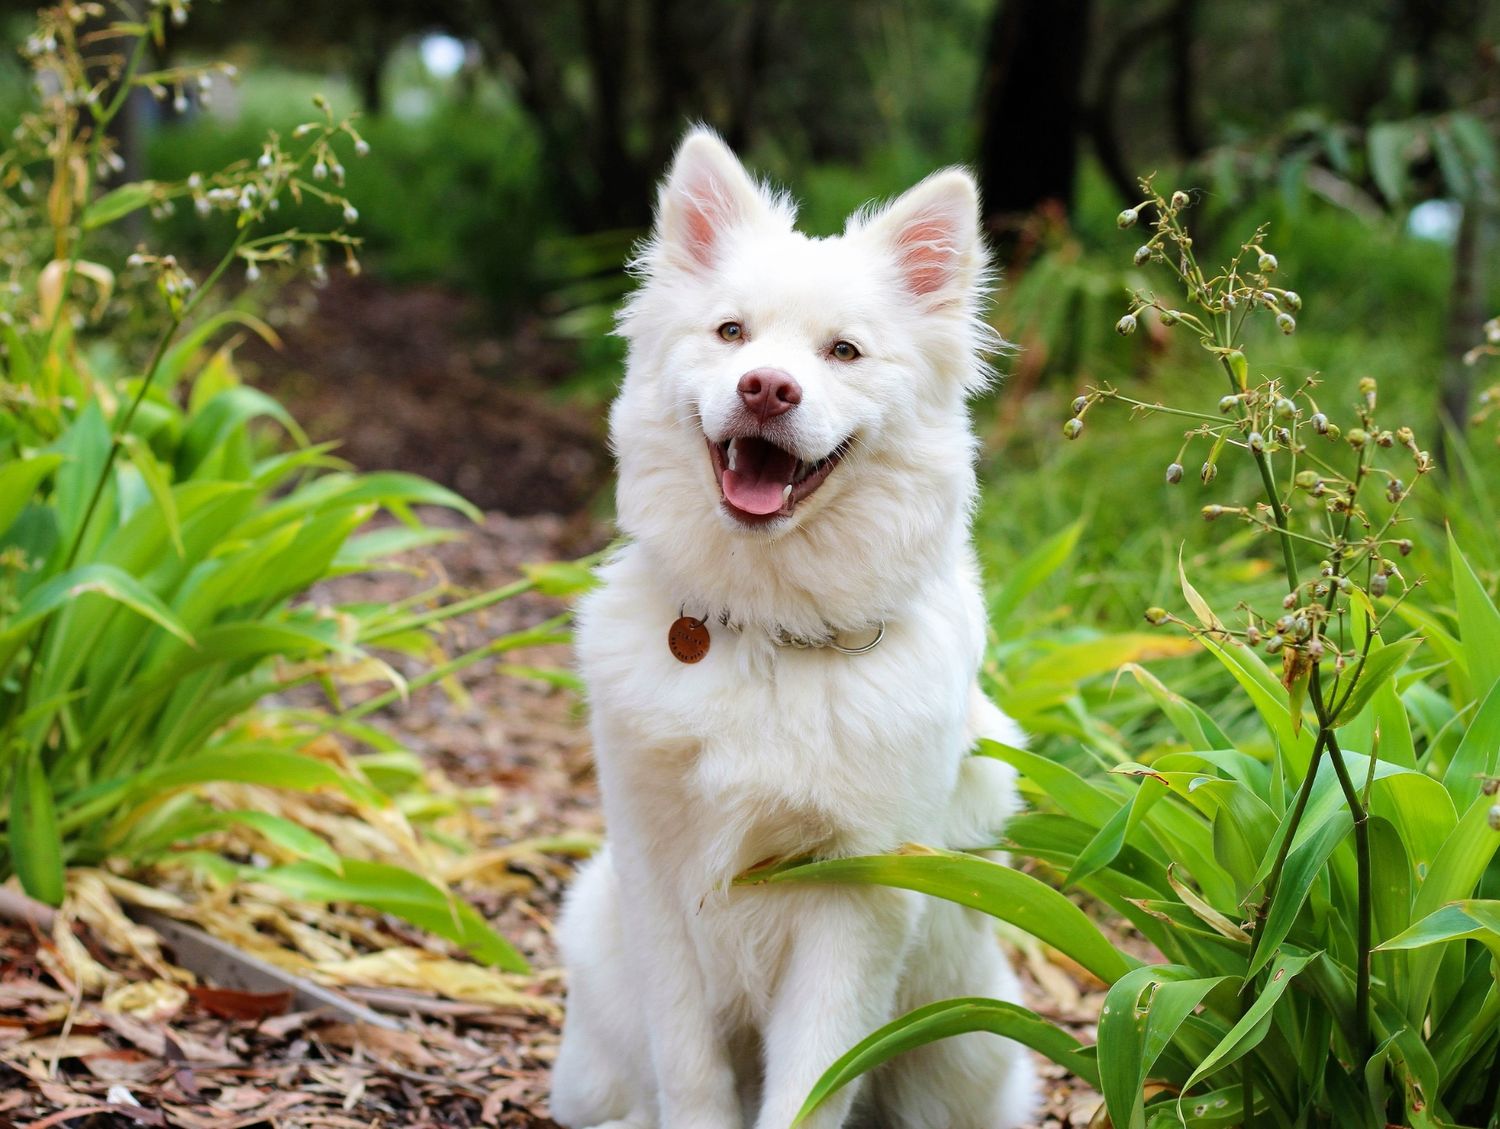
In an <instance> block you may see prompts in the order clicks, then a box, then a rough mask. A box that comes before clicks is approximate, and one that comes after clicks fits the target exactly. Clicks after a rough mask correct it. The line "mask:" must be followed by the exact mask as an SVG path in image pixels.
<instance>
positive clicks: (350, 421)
mask: <svg viewBox="0 0 1500 1129" xmlns="http://www.w3.org/2000/svg"><path fill="white" fill-rule="evenodd" d="M282 329H283V332H284V333H285V334H286V341H287V343H286V345H285V347H284V348H283V349H282V350H281V351H279V352H273V351H271V350H267V349H264V348H259V347H256V348H252V349H247V350H246V351H245V353H244V359H245V360H246V361H247V362H248V364H247V367H248V368H249V369H250V371H251V372H252V373H253V374H254V379H255V380H256V381H257V382H258V383H261V384H262V385H264V386H266V387H268V388H269V389H271V390H273V391H274V392H275V393H276V394H277V395H278V396H280V397H282V398H283V399H284V400H285V401H286V402H287V403H288V406H289V407H290V408H291V409H292V412H293V414H294V415H295V416H296V417H297V418H298V419H300V420H301V421H302V422H303V424H304V426H305V427H306V428H307V429H308V431H309V432H310V434H311V436H312V438H314V439H320V438H325V437H331V436H339V437H341V438H342V439H343V440H344V444H343V447H342V448H341V452H340V453H341V454H342V455H343V456H344V457H346V458H349V459H350V460H351V461H353V462H354V463H355V464H356V465H358V466H360V467H361V468H363V469H370V470H373V469H387V468H390V469H401V470H410V471H416V472H419V473H422V474H425V475H427V476H428V477H431V478H434V479H436V480H437V481H439V482H441V483H443V484H445V485H448V486H451V487H453V488H454V489H456V490H458V491H460V492H461V493H463V494H465V495H466V496H467V497H469V498H471V499H473V500H474V501H475V502H476V503H477V504H479V505H480V506H481V507H482V508H484V509H485V510H486V511H488V512H487V514H486V517H485V520H484V522H483V524H482V525H481V526H479V527H478V528H473V529H471V530H470V531H469V536H468V537H467V538H466V539H464V540H463V541H460V542H457V543H453V544H447V545H442V546H438V547H436V548H435V549H431V550H426V551H424V552H423V553H421V554H417V555H416V558H415V559H414V560H413V562H412V563H413V564H414V565H415V566H416V567H417V569H418V570H419V571H420V572H421V573H423V574H424V575H426V576H429V577H430V576H433V575H440V576H445V577H446V578H448V579H449V580H451V581H452V582H453V583H455V584H457V585H460V586H463V587H466V588H474V589H480V588H489V587H493V586H498V585H500V584H503V583H506V582H508V581H509V580H511V579H514V578H515V577H516V576H517V574H518V571H519V569H520V566H521V565H522V564H524V563H527V562H532V561H541V560H554V559H571V558H572V557H575V556H578V555H581V554H583V553H585V552H588V551H591V550H593V549H595V548H597V547H599V546H600V545H602V544H603V543H604V542H605V541H606V540H607V538H608V536H609V529H608V525H607V522H606V521H605V520H603V519H602V518H601V517H600V516H598V515H599V514H600V513H601V512H603V508H601V506H600V505H599V504H598V503H599V499H600V497H601V491H603V490H605V489H606V488H607V474H608V466H607V461H606V458H605V456H604V454H603V442H602V423H601V420H600V418H599V413H598V410H597V409H595V408H580V407H576V406H569V405H568V404H567V403H565V402H563V401H558V400H552V399H548V398H545V397H539V396H538V395H536V392H535V388H536V382H537V379H538V377H539V376H540V377H542V378H552V377H555V376H556V375H557V374H558V373H560V372H562V371H564V370H565V367H566V364H567V356H566V352H565V351H563V350H560V349H559V348H558V347H557V346H555V345H552V344H549V343H548V342H547V341H545V340H544V339H543V338H542V337H541V336H540V335H539V334H536V333H535V332H530V331H525V330H523V331H522V332H520V333H518V334H514V335H511V336H509V337H506V338H504V339H501V338H498V337H495V336H491V335H489V334H487V333H485V332H484V330H483V322H482V319H481V318H480V316H479V314H478V312H477V311H476V310H475V309H473V308H472V307H471V306H469V305H467V304H466V303H464V302H463V301H462V300H460V299H457V298H455V297H454V296H452V295H449V294H445V293H443V292H441V291H439V290H435V289H421V288H419V289H414V290H404V291H393V290H387V289H385V288H383V287H381V286H380V285H379V284H378V283H374V282H371V281H368V280H364V279H359V280H344V281H341V282H339V283H338V284H336V285H334V286H331V287H330V288H329V289H328V290H327V291H325V292H323V293H322V294H321V295H320V296H319V301H318V302H317V303H316V304H315V305H313V304H305V305H300V306H295V307H294V308H293V310H292V311H291V314H290V316H289V317H287V318H285V319H283V325H282ZM514 373H527V374H528V376H527V378H526V379H525V380H524V381H523V380H520V379H517V378H514V377H513V376H512V374H514ZM433 520H437V521H445V522H454V523H458V524H466V523H463V522H461V520H460V519H457V518H455V517H451V516H444V515H434V516H433ZM416 582H417V580H416V578H414V577H412V576H408V575H403V574H400V573H393V574H382V575H380V576H376V577H353V578H345V579H342V580H340V581H338V582H337V583H336V585H331V586H330V587H329V589H328V590H326V591H323V592H320V593H318V595H319V597H320V598H324V597H332V598H336V599H340V600H342V599H359V600H390V599H396V598H399V597H400V596H402V595H404V594H406V592H408V591H410V590H411V585H412V584H414V583H416ZM557 610H558V605H557V603H556V601H551V600H547V599H545V598H542V597H540V596H534V595H528V596H525V597H523V598H521V599H518V600H515V601H511V602H507V603H506V604H503V605H501V606H500V607H499V608H498V609H496V610H494V611H492V612H491V613H489V614H488V615H487V616H486V617H485V618H484V619H483V620H477V621H474V622H470V623H468V624H466V625H464V626H462V627H461V628H460V630H461V631H462V632H465V633H468V634H469V635H470V636H471V637H473V638H476V639H477V638H479V637H481V636H484V635H487V634H493V633H498V632H501V631H506V630H512V629H514V628H516V627H519V626H522V625H525V624H527V623H535V622H538V621H540V620H541V619H543V618H545V617H547V616H549V615H552V614H555V613H556V611H557ZM460 641H461V640H460ZM524 661H525V662H527V663H528V664H532V665H539V666H546V665H553V666H563V667H565V666H566V665H567V663H568V661H569V656H568V654H567V653H566V649H565V648H551V649H549V650H547V651H545V652H543V653H536V652H528V653H527V654H526V655H525V656H524ZM493 668H494V664H493V663H485V664H481V665H480V666H476V667H474V668H471V669H470V670H468V671H467V672H465V673H464V675H463V677H462V687H463V691H464V692H463V693H462V694H460V695H457V696H454V695H450V694H446V693H443V692H441V691H439V690H437V689H431V690H427V691H423V692H420V693H418V694H416V695H414V697H413V699H412V700H411V702H410V703H409V704H407V705H405V706H403V707H400V708H395V709H390V710H387V711H384V712H383V714H382V715H381V716H380V723H381V725H382V726H383V727H384V728H386V729H387V730H388V731H389V732H391V733H392V734H393V735H395V736H396V737H397V738H398V739H399V740H400V741H401V742H403V744H405V745H406V747H408V748H409V749H411V750H412V751H414V752H417V753H419V754H420V755H421V756H423V757H424V758H426V759H427V760H428V761H429V762H430V763H432V764H434V765H436V766H438V767H440V768H441V769H442V770H443V771H444V772H445V773H446V774H447V775H448V776H449V777H450V778H451V779H452V780H454V781H455V782H457V783H459V784H461V785H472V786H490V785H497V786H498V788H499V793H498V796H497V798H496V800H495V802H494V804H493V810H491V811H489V812H487V813H486V814H487V817H488V820H489V824H488V825H489V827H490V828H491V829H492V833H493V834H494V836H495V838H496V840H497V842H505V841H508V842H512V843H514V842H518V841H526V840H534V839H542V840H547V839H551V838H553V837H562V838H566V839H578V838H583V839H585V840H586V839H588V838H589V837H591V836H597V835H598V834H599V833H600V832H601V831H602V827H601V819H600V814H599V809H598V796H597V792H596V789H595V785H594V781H593V776H592V771H591V767H590V761H589V750H588V741H587V736H586V733H585V731H584V729H583V727H582V723H581V717H580V710H579V705H578V702H577V701H576V699H575V698H574V697H573V696H572V695H571V694H570V693H568V692H567V691H565V690H560V689H557V688H555V687H552V686H549V685H546V684H544V683H541V682H537V681H533V680H528V679H525V678H517V677H511V676H504V675H500V674H498V673H496V672H495V670H494V669H493ZM486 845H490V844H486ZM574 863H575V859H574V858H573V857H572V852H571V851H563V852H554V853H549V852H548V851H546V850H542V851H539V852H536V853H533V854H529V855H526V856H524V857H520V858H518V859H517V861H516V862H515V863H514V864H513V866H514V869H515V871H516V873H515V879H516V881H515V882H514V883H513V884H512V887H511V892H510V893H508V894H507V895H505V896H496V897H495V898H493V899H491V900H490V901H489V902H488V904H486V903H483V902H481V904H479V906H478V908H479V909H480V910H481V911H482V912H484V913H485V914H486V915H487V916H489V917H491V918H492V919H493V920H494V921H495V922H496V924H497V926H498V927H499V928H500V930H501V931H502V932H503V933H504V935H505V936H507V937H508V938H510V939H511V940H512V941H513V942H514V943H516V945H517V946H518V947H519V948H520V949H521V950H522V952H523V953H524V954H525V955H526V957H527V958H528V959H529V960H530V961H531V963H532V966H533V968H534V969H535V970H536V974H535V975H534V976H533V977H532V978H531V980H530V981H529V983H528V985H527V986H526V988H525V991H526V992H527V993H528V999H529V1000H530V1002H531V1004H532V1005H533V1006H530V1007H528V1008H526V1009H518V1010H505V1009H496V1008H494V1007H489V1006H482V1005H474V1004H456V1003H452V1002H447V1001H443V1000H439V999H436V998H432V997H430V996H429V997H421V996H417V995H413V996H412V997H411V998H410V999H409V1001H408V1004H407V1007H406V1014H405V1016H404V1017H403V1021H402V1022H403V1030H401V1031H398V1032H386V1031H376V1030H371V1029H366V1028H355V1027H351V1026H350V1025H348V1024H344V1023H338V1022H333V1021H330V1020H328V1019H326V1018H319V1017H317V1016H313V1015H309V1014H297V1013H291V1014H272V1015H270V1016H268V1017H265V1018H260V1019H257V1020H255V1021H251V1019H250V1018H248V1017H247V1016H246V1015H245V1014H244V1012H243V1006H244V1003H245V1001H244V1000H243V999H240V1000H238V1001H236V1000H235V999H233V998H229V997H224V998H217V999H216V998H215V997H214V996H213V994H212V993H198V992H195V993H194V994H193V995H192V997H191V998H190V999H189V1000H188V1001H187V1002H186V1003H185V1004H183V1005H182V1006H181V1007H179V1008H178V1009H177V1010H176V1011H174V1012H172V1013H171V1015H170V1016H169V1017H167V1018H165V1019H163V1020H162V1021H161V1022H158V1023H154V1024H152V1023H143V1022H140V1021H138V1020H128V1021H127V1020H126V1019H124V1018H122V1017H121V1016H120V1015H118V1014H114V1013H111V1012H110V1011H109V1010H108V1009H106V1008H104V1007H102V1006H90V1005H84V1004H81V1003H80V992H79V991H77V990H76V989H77V986H76V985H68V984H65V983H60V982H59V980H58V977H57V974H56V968H57V962H56V961H55V960H52V959H49V950H50V949H51V948H52V947H53V943H52V941H51V940H50V939H49V938H47V937H46V936H44V935H41V934H38V933H36V932H34V931H33V930H31V929H29V928H27V927H26V926H24V925H16V924H14V923H11V924H5V925H0V1127H5V1126H10V1125H16V1126H22V1125H30V1126H33V1127H34V1129H48V1127H49V1126H52V1125H58V1124H64V1123H67V1124H71V1125H74V1126H82V1125H93V1126H106V1125H108V1126H115V1125H118V1126H128V1125H148V1126H169V1125H183V1126H189V1127H191V1129H198V1127H200V1126H201V1127H202V1129H238V1127H247V1129H248V1127H251V1126H261V1125H267V1126H309V1127H311V1126H329V1127H333V1129H353V1127H355V1126H375V1125H380V1126H395V1125H400V1126H410V1127H418V1126H445V1127H446V1126H454V1127H457V1126H469V1125H479V1124H485V1125H499V1126H506V1127H532V1129H546V1127H549V1126H552V1125H553V1124H554V1123H553V1122H552V1121H551V1120H550V1118H549V1116H548V1112H547V1106H546V1091H547V1071H548V1068H549V1065H550V1062H551V1060H552V1057H553V1054H554V1053H555V1048H556V1043H557V1032H558V1024H557V1019H556V1016H557V1009H558V1007H559V1006H560V1004H561V1000H562V980H561V976H560V974H559V973H558V971H557V954H556V952H555V949H554V947H553V943H552V936H551V929H552V922H553V920H554V919H555V916H556V912H557V908H558V904H559V899H560V896H561V893H562V891H563V889H564V888H565V885H566V879H567V875H568V874H569V872H570V870H571V868H572V866H573V865H574ZM80 936H81V939H82V941H83V943H84V944H85V945H86V946H89V947H90V949H91V951H92V952H93V953H94V954H95V956H96V957H97V958H98V959H100V960H101V961H105V962H107V963H111V964H112V965H113V966H114V967H116V968H118V969H119V970H120V972H121V975H122V976H124V977H125V978H126V979H127V980H128V979H130V978H132V977H136V976H138V975H144V973H142V972H141V970H140V969H139V968H133V967H132V966H131V963H130V961H129V960H126V959H123V958H122V957H121V956H120V954H118V953H113V952H109V951H107V948H106V947H105V946H102V945H100V944H99V943H98V941H97V939H96V938H91V937H90V936H88V934H87V931H82V932H81V934H80ZM1020 944H1021V947H1020V948H1018V949H1017V953H1016V956H1017V961H1018V963H1019V965H1020V967H1021V969H1022V973H1023V978H1024V979H1025V980H1026V981H1027V983H1028V986H1029V987H1030V989H1031V996H1032V1001H1031V1002H1032V1003H1033V1005H1034V1006H1036V1007H1037V1010H1039V1011H1040V1012H1041V1013H1042V1014H1044V1015H1048V1016H1050V1017H1052V1018H1055V1019H1057V1020H1059V1021H1061V1022H1064V1023H1066V1024H1067V1025H1068V1026H1069V1027H1070V1028H1071V1029H1072V1030H1074V1032H1075V1033H1076V1034H1077V1035H1078V1036H1079V1037H1080V1038H1082V1039H1084V1040H1085V1041H1092V1038H1093V1024H1094V1022H1095V1020H1096V1017H1097V1014H1098V1008H1099V1006H1100V1001H1101V999H1102V993H1101V991H1100V987H1101V986H1100V985H1098V984H1090V983H1088V982H1087V981H1086V979H1084V978H1082V977H1081V976H1080V975H1079V974H1077V973H1076V970H1069V969H1066V968H1065V967H1063V966H1061V965H1060V964H1058V963H1055V962H1054V961H1053V960H1052V959H1050V958H1049V956H1048V954H1045V953H1043V952H1041V951H1040V950H1039V949H1036V948H1034V947H1033V948H1027V947H1026V946H1025V944H1024V940H1021V941H1020ZM70 993H71V994H70ZM355 994H356V995H357V994H358V993H355ZM528 1011H529V1012H531V1014H527V1012H528ZM1042 1067H1043V1070H1044V1076H1045V1078H1046V1093H1045V1101H1046V1106H1045V1110H1044V1113H1043V1117H1042V1119H1041V1120H1040V1121H1039V1122H1038V1123H1037V1124H1038V1125H1039V1126H1041V1127H1044V1129H1064V1127H1070V1126H1084V1125H1088V1124H1090V1118H1091V1116H1092V1115H1093V1114H1094V1112H1095V1110H1096V1108H1097V1106H1098V1103H1099V1099H1098V1097H1097V1095H1093V1094H1091V1093H1089V1092H1088V1091H1087V1090H1085V1089H1082V1088H1080V1087H1079V1085H1078V1084H1077V1083H1076V1082H1075V1081H1073V1080H1071V1079H1067V1078H1065V1077H1064V1076H1063V1074H1062V1072H1061V1071H1060V1070H1058V1069H1056V1068H1053V1067H1051V1066H1050V1064H1046V1063H1043V1064H1042Z"/></svg>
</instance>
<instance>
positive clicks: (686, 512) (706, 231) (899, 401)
mask: <svg viewBox="0 0 1500 1129" xmlns="http://www.w3.org/2000/svg"><path fill="white" fill-rule="evenodd" d="M978 215H979V207H978V197H977V193H976V190H975V187H974V182H973V180H972V179H971V178H970V177H969V175H968V174H967V173H965V172H962V171H960V170H953V169H950V170H947V171H944V172H939V173H936V174H935V175H933V176H931V177H929V178H928V179H926V180H924V181H922V182H921V183H920V184H918V185H917V186H916V187H915V188H913V189H911V190H910V191H909V192H907V193H906V194H905V195H904V196H902V197H900V198H899V199H898V200H896V201H895V202H894V203H892V204H890V205H889V206H888V207H885V208H883V209H878V210H877V209H868V210H865V211H862V212H860V213H857V214H856V215H854V216H852V217H850V219H849V221H848V224H847V225H846V227H845V230H844V232H843V234H841V235H839V236H836V237H833V238H828V239H815V238H809V237H808V236H806V235H803V234H802V233H800V232H798V231H796V230H795V229H794V227H793V219H794V208H793V206H792V204H791V202H790V201H789V200H788V199H787V198H786V197H785V196H782V195H778V194H775V193H772V192H770V191H769V190H767V189H766V188H764V187H762V186H760V185H758V184H757V183H756V182H755V181H753V180H752V179H751V177H750V176H749V175H748V174H747V173H746V172H745V169H744V168H743V167H742V166H741V165H740V163H739V161H738V160H737V159H736V158H735V156H734V154H733V153H731V152H730V150H729V149H728V148H727V147H726V146H725V145H724V144H723V142H722V141H720V140H719V139H718V137H716V136H715V135H714V134H713V133H711V132H709V131H707V130H701V129H700V130H695V131H693V132H691V133H690V134H689V135H688V136H687V138H686V139H685V140H684V142H683V143H682V146H681V148H680V149H679V150H678V152H677V156H676V159H675V160H674V162H673V165H672V169H671V171H670V173H669V174H668V176H667V178H666V180H665V181H664V182H663V184H662V187H661V192H660V197H659V200H658V204H657V212H656V226H655V229H654V231H653V234H652V237H651V239H650V240H649V241H648V242H647V243H646V244H645V246H644V247H643V249H642V251H641V254H640V256H639V259H638V260H637V264H636V266H637V270H638V273H639V275H640V277H641V279H642V283H641V286H640V288H639V289H638V290H637V291H636V292H635V293H634V294H633V295H632V297H631V298H630V300H629V302H628V303H627V305H626V307H625V309H624V312H623V313H622V315H621V319H620V329H621V333H622V334H623V335H624V336H625V337H626V338H627V339H628V341H629V344H630V357H629V365H628V371H627V377H626V382H625V387H624V389H623V391H622V394H621V396H620V399H619V400H618V401H617V403H616V406H615V410H614V413H613V416H612V429H611V434H612V440H613V444H614V447H615V451H616V454H617V455H618V457H619V461H620V479H621V486H620V518H621V522H622V524H623V525H624V527H625V529H626V531H627V532H629V533H631V534H632V535H633V536H635V537H637V538H639V539H643V540H656V541H659V542H661V541H665V542H666V545H665V546H664V547H667V548H668V549H669V550H670V549H671V547H672V546H673V545H674V544H675V545H678V546H682V545H684V544H685V543H687V542H701V541H702V540H703V539H705V538H708V539H710V540H712V541H713V542H715V543H716V544H717V543H718V542H719V541H720V539H721V538H724V539H727V540H725V542H724V544H725V545H726V546H729V548H728V551H730V552H736V551H741V550H745V548H746V546H747V545H751V544H753V545H766V544H779V545H781V546H783V548H785V546H787V545H788V544H791V543H794V542H796V541H797V540H798V539H799V538H806V537H811V536H815V535H816V536H817V539H818V540H819V541H823V542H826V541H828V540H829V539H830V538H832V537H835V536H836V537H837V539H838V540H841V541H843V542H844V548H845V550H846V551H855V546H858V545H859V544H860V543H861V541H863V542H864V543H865V544H869V543H870V542H871V541H872V540H873V541H874V542H875V543H876V544H880V542H881V541H882V540H885V544H884V545H881V547H882V548H889V549H899V547H900V546H899V544H896V545H892V544H891V543H890V541H889V537H890V536H891V535H893V534H894V535H895V536H896V537H897V539H898V542H899V541H904V540H907V539H909V538H911V537H914V536H915V537H920V536H922V535H923V534H922V532H921V530H922V529H923V528H924V527H925V526H926V525H927V524H928V521H929V519H934V518H935V519H937V520H939V521H943V520H945V521H946V522H947V527H948V528H953V527H955V526H957V527H958V528H959V529H960V531H961V530H962V529H963V526H964V524H965V523H964V521H963V515H962V509H963V507H964V506H966V505H967V504H968V502H969V500H970V497H971V494H972V490H973V478H972V467H971V464H972V457H973V456H972V441H971V439H970V433H969V427H968V418H967V414H966V411H965V408H964V401H965V398H966V395H967V394H968V393H969V392H971V391H973V390H974V389H975V388H976V387H978V386H980V385H981V384H982V383H983V381H984V378H985V373H986V369H985V367H984V364H983V360H982V354H983V352H984V349H985V348H986V346H988V345H989V344H990V338H991V337H992V334H991V333H990V332H989V330H988V328H987V327H986V326H985V325H984V323H983V321H982V320H981V318H980V317H979V311H980V306H981V304H982V302H983V299H984V296H985V286H984V281H985V256H984V250H983V245H982V242H981V240H980V237H979V230H978ZM955 511H958V512H955ZM851 536H852V537H853V538H856V540H854V541H852V542H850V541H849V540H848V538H849V537H851ZM945 540H947V539H946V538H945Z"/></svg>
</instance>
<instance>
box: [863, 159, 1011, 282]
mask: <svg viewBox="0 0 1500 1129" xmlns="http://www.w3.org/2000/svg"><path fill="white" fill-rule="evenodd" d="M863 231H864V232H865V233H866V234H867V235H868V236H869V237H871V238H874V239H877V240H879V241H880V242H882V243H883V244H884V245H885V246H886V248H887V249H888V250H889V251H890V253H891V254H892V255H894V257H895V259H896V266H897V269H898V271H899V272H900V275H901V281H902V282H903V283H905V284H906V287H907V289H908V290H910V291H911V292H912V293H913V294H915V295H916V296H917V297H918V298H923V299H925V300H927V301H929V302H931V303H932V304H934V305H940V304H942V303H944V302H946V301H947V300H949V299H952V298H955V297H960V296H963V295H965V294H967V293H968V292H969V291H970V290H971V289H972V288H973V287H974V285H975V284H976V283H977V282H978V280H979V277H980V275H981V274H982V273H983V270H984V247H983V244H982V243H981V241H980V238H979V189H978V188H977V187H976V186H975V184H974V178H973V177H971V176H970V175H969V174H968V173H966V172H964V171H963V170H962V169H944V170H943V171H942V172H937V173H933V174H932V175H931V176H929V177H928V178H927V179H926V180H924V181H922V182H921V183H920V184H918V185H917V186H916V187H915V188H912V189H910V190H909V191H908V192H906V194H905V195H903V196H901V197H900V198H899V199H898V200H896V202H895V203H893V204H892V205H891V206H890V207H888V208H886V209H885V211H883V212H880V213H879V214H877V215H876V216H874V217H873V218H872V219H870V220H869V221H868V223H866V224H864V225H863Z"/></svg>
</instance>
